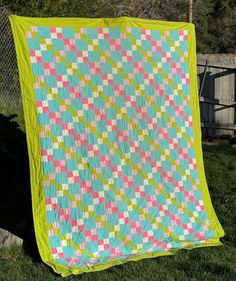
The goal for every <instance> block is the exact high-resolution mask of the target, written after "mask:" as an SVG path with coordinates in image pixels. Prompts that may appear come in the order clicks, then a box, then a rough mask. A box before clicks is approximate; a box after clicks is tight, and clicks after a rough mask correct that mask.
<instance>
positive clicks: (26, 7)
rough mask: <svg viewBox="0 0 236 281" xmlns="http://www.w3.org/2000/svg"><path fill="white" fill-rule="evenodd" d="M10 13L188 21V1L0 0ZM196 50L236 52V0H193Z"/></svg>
mask: <svg viewBox="0 0 236 281" xmlns="http://www.w3.org/2000/svg"><path fill="white" fill-rule="evenodd" d="M0 6H6V7H8V8H9V9H10V10H11V11H12V12H13V13H15V14H18V15H24V16H34V17H50V16H57V17H59V16H60V17H62V16H63V17H64V16H65V17H117V16H132V17H141V18H149V19H161V20H169V21H187V20H188V0H165V1H163V0H15V1H12V0H0ZM193 21H194V23H195V24H196V32H197V49H198V52H199V53H234V52H236V1H235V0H193Z"/></svg>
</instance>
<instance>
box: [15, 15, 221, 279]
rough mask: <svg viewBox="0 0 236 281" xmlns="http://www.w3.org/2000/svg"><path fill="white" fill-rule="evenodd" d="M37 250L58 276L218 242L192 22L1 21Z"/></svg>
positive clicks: (61, 19)
mask: <svg viewBox="0 0 236 281" xmlns="http://www.w3.org/2000/svg"><path fill="white" fill-rule="evenodd" d="M10 21H11V26H12V30H13V35H14V41H15V46H16V52H17V60H18V67H19V75H20V82H21V90H22V99H23V108H24V117H25V125H26V133H27V143H28V151H29V161H30V172H31V193H32V206H33V217H34V226H35V232H36V239H37V245H38V248H39V252H40V255H41V257H42V260H43V261H44V262H45V263H46V264H48V265H50V266H51V267H52V268H53V269H54V270H55V271H56V272H57V273H60V274H61V275H62V276H68V275H70V274H79V273H83V272H91V271H97V270H102V269H105V268H108V267H110V266H112V265H117V264H121V263H125V262H127V261H135V260H139V259H143V258H149V257H157V256H161V255H171V254H174V253H175V252H176V251H177V250H179V249H192V248H196V247H203V246H215V245H220V244H221V242H220V237H222V236H223V235H224V231H223V229H222V227H221V225H220V223H219V221H218V219H217V217H216V214H215V211H214V209H213V206H212V203H211V200H210V195H209V191H208V187H207V183H206V179H205V174H204V166H203V158H202V149H201V130H200V118H199V104H198V94H197V73H196V49H195V31H194V25H193V24H189V23H180V22H178V23H177V22H176V23H174V22H163V21H155V20H146V19H137V18H128V17H120V18H99V19H96V18H93V19H91V18H26V17H18V16H10Z"/></svg>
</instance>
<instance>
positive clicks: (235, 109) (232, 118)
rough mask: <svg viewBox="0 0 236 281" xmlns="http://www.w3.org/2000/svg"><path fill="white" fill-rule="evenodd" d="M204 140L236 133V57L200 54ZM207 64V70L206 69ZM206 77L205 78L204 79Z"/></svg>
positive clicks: (199, 77) (199, 76) (199, 66)
mask: <svg viewBox="0 0 236 281" xmlns="http://www.w3.org/2000/svg"><path fill="white" fill-rule="evenodd" d="M197 59H198V60H197V63H198V83H199V89H200V88H201V85H202V82H203V81H204V83H203V85H202V91H201V96H200V97H199V98H200V108H201V123H202V136H203V138H205V139H207V138H215V137H218V136H222V135H227V136H233V135H235V133H236V54H235V55H222V54H219V55H198V56H197ZM206 62H207V67H206ZM204 78H205V79H204Z"/></svg>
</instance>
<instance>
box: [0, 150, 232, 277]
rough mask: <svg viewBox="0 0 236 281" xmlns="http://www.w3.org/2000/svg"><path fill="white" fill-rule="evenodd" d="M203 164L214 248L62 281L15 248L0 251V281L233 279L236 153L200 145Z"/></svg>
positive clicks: (48, 269)
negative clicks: (218, 229)
mask: <svg viewBox="0 0 236 281" xmlns="http://www.w3.org/2000/svg"><path fill="white" fill-rule="evenodd" d="M204 163H205V170H206V176H207V181H208V185H209V190H210V194H211V198H212V201H213V205H214V207H215V210H216V213H217V215H218V218H219V220H220V222H221V223H222V225H223V228H224V230H225V232H226V235H225V237H224V238H223V239H222V242H223V243H224V245H223V246H220V247H208V248H199V249H194V250H191V251H187V250H181V251H179V252H178V253H177V254H176V255H174V256H167V257H159V258H153V259H146V260H141V261H138V262H128V263H126V264H124V265H119V266H115V267H112V268H110V269H107V270H104V271H100V272H94V273H85V274H82V275H77V276H70V277H67V278H62V277H60V276H58V275H56V274H55V273H53V272H52V270H51V269H50V268H49V267H48V266H46V265H45V264H43V263H42V262H35V261H33V259H32V258H31V257H29V256H27V255H26V254H25V253H24V252H23V251H22V250H21V249H20V248H17V247H13V248H11V249H4V250H0V280H1V281H23V280H27V281H34V280H35V281H36V280H37V281H43V280H45V281H52V280H57V281H61V280H80V281H89V280H91V281H92V280H96V281H99V280H102V281H113V280H114V281H115V280H119V281H121V280H122V281H129V280H130V281H131V280H137V281H138V280H140V281H141V280H155V281H159V280H163V281H174V280H176V281H184V280H188V281H196V280H201V281H214V280H217V281H220V280H222V281H223V280H225V281H226V280H227V281H234V280H236V225H235V222H236V214H235V212H236V149H232V148H230V147H228V146H223V145H221V146H204Z"/></svg>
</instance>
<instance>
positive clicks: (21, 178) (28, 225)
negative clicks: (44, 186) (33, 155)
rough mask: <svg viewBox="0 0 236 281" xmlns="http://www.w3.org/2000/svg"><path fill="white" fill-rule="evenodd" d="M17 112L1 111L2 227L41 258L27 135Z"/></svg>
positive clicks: (31, 253)
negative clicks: (37, 238) (35, 223)
mask: <svg viewBox="0 0 236 281" xmlns="http://www.w3.org/2000/svg"><path fill="white" fill-rule="evenodd" d="M15 117H16V115H10V116H4V115H2V114H0V155H1V157H0V165H1V173H0V176H1V196H0V227H1V228H4V229H6V230H8V231H10V232H12V233H13V234H15V235H17V236H19V237H21V238H22V239H23V240H24V248H25V250H26V252H27V253H28V254H29V255H31V256H32V257H33V258H35V259H38V258H39V255H38V250H37V246H36V242H35V235H34V228H33V217H32V206H31V192H30V172H29V161H28V152H27V144H26V135H25V133H24V132H23V131H22V130H21V129H20V127H19V124H18V123H17V122H16V121H12V119H13V118H15Z"/></svg>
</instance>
